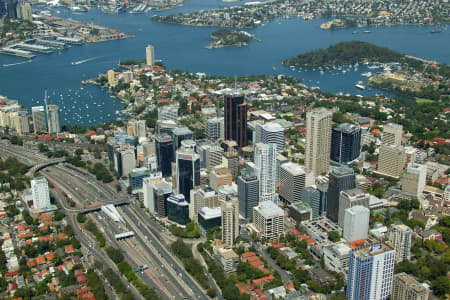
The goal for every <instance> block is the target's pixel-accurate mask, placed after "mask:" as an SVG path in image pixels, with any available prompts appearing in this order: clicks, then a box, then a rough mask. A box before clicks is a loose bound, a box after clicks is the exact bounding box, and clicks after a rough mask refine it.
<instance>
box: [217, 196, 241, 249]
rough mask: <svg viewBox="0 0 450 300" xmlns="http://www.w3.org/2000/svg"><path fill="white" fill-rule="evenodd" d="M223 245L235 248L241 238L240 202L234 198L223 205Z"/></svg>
mask: <svg viewBox="0 0 450 300" xmlns="http://www.w3.org/2000/svg"><path fill="white" fill-rule="evenodd" d="M221 209H222V243H224V244H225V245H228V246H233V244H234V241H235V240H236V238H237V237H238V236H239V201H238V199H237V198H232V199H230V200H228V201H225V202H224V203H223V204H222V207H221Z"/></svg>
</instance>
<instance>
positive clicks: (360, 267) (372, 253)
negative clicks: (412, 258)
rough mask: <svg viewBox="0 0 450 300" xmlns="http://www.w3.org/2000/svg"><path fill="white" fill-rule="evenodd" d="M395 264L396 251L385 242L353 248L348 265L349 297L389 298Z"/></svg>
mask: <svg viewBox="0 0 450 300" xmlns="http://www.w3.org/2000/svg"><path fill="white" fill-rule="evenodd" d="M394 265H395V251H394V250H392V249H391V248H390V247H389V246H387V245H385V244H379V245H373V246H370V247H365V248H359V249H355V250H353V251H352V253H351V254H350V262H349V266H348V275H347V288H346V296H347V299H348V300H386V299H389V297H390V296H391V291H392V280H393V276H394Z"/></svg>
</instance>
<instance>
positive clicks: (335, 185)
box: [326, 167, 355, 223]
mask: <svg viewBox="0 0 450 300" xmlns="http://www.w3.org/2000/svg"><path fill="white" fill-rule="evenodd" d="M353 188H355V173H354V172H353V169H350V168H347V167H340V168H337V169H335V170H333V171H331V172H330V179H329V181H328V191H327V208H326V211H327V217H328V218H329V219H330V220H332V221H333V222H335V223H337V222H338V213H339V195H340V193H341V191H344V190H349V189H353Z"/></svg>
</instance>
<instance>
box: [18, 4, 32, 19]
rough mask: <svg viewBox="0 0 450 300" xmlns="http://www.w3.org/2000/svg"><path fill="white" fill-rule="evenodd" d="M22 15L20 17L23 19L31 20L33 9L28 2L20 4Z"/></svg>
mask: <svg viewBox="0 0 450 300" xmlns="http://www.w3.org/2000/svg"><path fill="white" fill-rule="evenodd" d="M21 11H22V16H21V18H22V19H23V20H27V21H30V22H31V21H32V20H33V10H32V9H31V5H30V3H24V4H23V5H22V6H21Z"/></svg>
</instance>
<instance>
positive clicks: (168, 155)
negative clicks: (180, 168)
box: [155, 135, 174, 177]
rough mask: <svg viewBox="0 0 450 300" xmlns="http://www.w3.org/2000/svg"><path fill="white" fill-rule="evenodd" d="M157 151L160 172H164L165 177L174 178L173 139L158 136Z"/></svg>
mask: <svg viewBox="0 0 450 300" xmlns="http://www.w3.org/2000/svg"><path fill="white" fill-rule="evenodd" d="M155 150H156V159H157V161H158V170H159V171H161V172H162V175H163V177H169V176H172V165H171V164H172V162H174V155H173V142H172V138H171V137H170V136H168V135H164V136H157V137H156V140H155Z"/></svg>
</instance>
